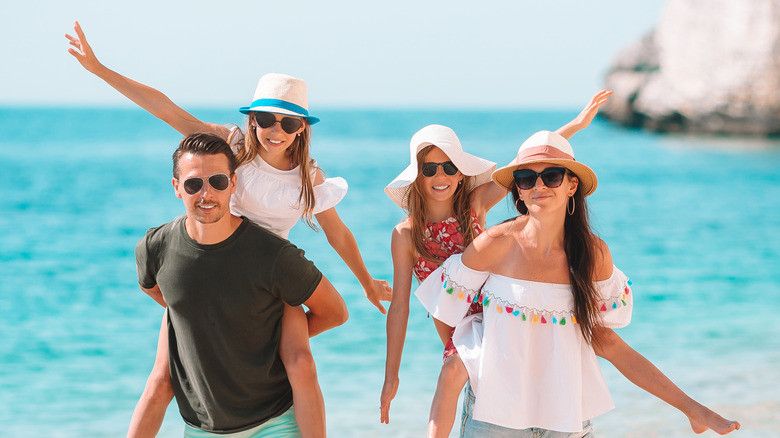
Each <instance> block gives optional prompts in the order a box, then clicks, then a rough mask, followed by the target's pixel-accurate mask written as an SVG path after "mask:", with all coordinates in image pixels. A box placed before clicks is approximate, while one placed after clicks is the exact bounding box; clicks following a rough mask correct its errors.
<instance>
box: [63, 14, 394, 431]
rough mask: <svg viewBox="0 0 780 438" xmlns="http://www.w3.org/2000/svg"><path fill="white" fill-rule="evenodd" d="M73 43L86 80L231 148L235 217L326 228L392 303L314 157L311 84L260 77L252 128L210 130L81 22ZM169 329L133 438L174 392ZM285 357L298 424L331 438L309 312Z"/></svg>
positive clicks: (289, 329) (299, 316) (285, 229)
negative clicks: (104, 50)
mask: <svg viewBox="0 0 780 438" xmlns="http://www.w3.org/2000/svg"><path fill="white" fill-rule="evenodd" d="M74 30H75V32H76V37H73V36H71V35H67V34H66V37H67V38H68V40H69V41H70V45H71V46H72V47H71V48H70V49H69V50H68V52H69V53H70V54H71V55H73V56H74V57H75V58H76V60H78V62H79V63H80V64H81V65H82V66H83V67H84V68H85V69H86V70H87V71H89V72H90V73H93V74H95V75H96V76H98V77H99V78H101V79H103V80H104V81H106V82H107V83H108V84H109V85H111V86H112V87H113V88H115V89H116V90H117V91H119V92H120V93H122V94H123V95H125V96H126V97H127V98H129V99H130V100H132V101H133V102H135V103H136V104H138V105H139V106H141V107H142V108H144V109H145V110H147V111H149V112H150V113H151V114H152V115H154V116H155V117H157V118H159V119H161V120H162V121H164V122H166V123H167V124H168V125H170V126H171V127H172V128H174V129H176V130H177V131H178V132H180V133H181V134H183V135H185V136H186V135H190V134H193V133H195V132H211V133H214V134H217V135H219V136H220V137H222V138H224V139H225V140H227V141H228V143H230V145H231V146H232V147H233V148H234V152H235V153H236V159H237V161H238V164H239V167H238V169H237V170H236V174H237V175H238V180H237V187H236V193H235V195H234V196H233V198H232V199H231V205H230V208H231V211H232V212H233V213H234V214H236V215H240V216H245V217H247V218H249V219H250V220H252V221H255V222H257V223H259V224H260V225H262V226H264V227H265V228H267V229H269V230H270V231H272V232H274V233H276V234H278V235H279V236H281V237H284V238H286V237H287V235H288V233H289V231H290V229H291V228H292V227H293V226H294V225H295V224H296V223H297V222H298V220H300V219H303V220H304V221H305V222H307V223H308V224H309V225H310V226H311V227H312V228H315V229H316V227H315V225H314V222H313V219H312V217H314V218H316V220H317V222H318V223H319V225H320V226H321V227H322V229H323V231H324V232H325V235H326V236H327V238H328V242H329V243H330V244H331V246H332V247H333V249H335V250H336V252H337V253H338V254H339V256H340V257H341V258H342V259H343V260H344V262H345V263H346V264H347V266H348V267H349V268H350V270H351V271H352V272H353V274H355V276H356V277H357V279H358V281H359V282H360V284H361V286H362V287H363V290H364V291H365V294H366V297H367V298H368V299H369V301H371V303H372V304H374V306H376V307H377V308H378V309H379V310H380V311H381V312H382V313H385V310H384V307H383V306H382V304H381V303H380V300H383V301H389V299H390V295H391V289H390V287H389V285H388V283H387V282H386V281H380V280H375V279H373V278H372V277H371V275H370V274H369V273H368V270H367V269H366V266H365V264H364V263H363V259H362V257H361V255H360V251H359V249H358V246H357V243H356V242H355V238H354V236H353V235H352V233H351V232H350V231H349V229H348V228H347V227H346V225H344V223H343V222H342V221H341V219H340V218H339V216H338V214H337V213H336V209H335V205H336V204H337V203H338V202H339V201H340V200H341V199H342V198H343V197H344V195H345V194H346V191H347V186H346V182H345V181H344V180H343V179H341V178H327V179H326V178H325V176H324V172H323V171H322V170H321V169H319V168H318V167H317V164H316V162H315V161H314V160H312V159H311V157H310V156H309V141H310V138H311V127H310V126H311V125H312V124H314V123H317V122H318V121H319V119H318V118H316V117H314V116H311V115H310V114H309V112H308V97H307V91H306V83H305V82H304V81H302V80H300V79H297V78H293V77H290V76H287V75H280V74H273V73H272V74H267V75H264V76H263V77H262V78H261V79H260V81H259V83H258V86H257V89H256V91H255V94H254V97H253V99H252V102H251V103H250V104H249V105H248V106H246V107H242V108H241V109H240V112H241V113H243V114H247V115H248V116H249V118H248V121H247V125H246V129H245V130H244V131H243V132H242V131H241V130H240V129H239V128H238V127H235V126H233V127H228V126H223V125H218V124H213V123H207V122H203V121H200V120H198V119H197V118H195V117H193V116H192V115H190V114H189V113H187V112H186V111H184V110H183V109H182V108H180V107H178V106H177V105H176V104H174V103H173V102H172V101H171V100H170V99H168V98H167V97H166V96H165V95H164V94H162V93H161V92H159V91H157V90H155V89H153V88H150V87H148V86H146V85H143V84H140V83H138V82H135V81H133V80H131V79H129V78H126V77H124V76H122V75H120V74H119V73H116V72H114V71H112V70H110V69H108V68H107V67H105V66H104V65H102V64H101V63H100V62H99V61H98V59H97V57H96V56H95V54H94V53H93V51H92V49H91V47H90V46H89V44H88V43H87V40H86V37H85V36H84V32H83V31H82V29H81V27H80V26H79V24H78V22H76V23H75V25H74ZM166 331H167V327H166V324H165V317H163V325H162V327H161V331H160V338H159V344H158V352H157V358H156V359H155V366H154V369H153V370H152V374H151V375H150V376H149V380H148V381H147V385H146V388H145V389H144V394H143V395H142V396H141V400H140V401H139V404H138V405H137V407H136V410H135V412H134V413H133V419H132V420H131V425H130V431H129V432H128V436H154V435H155V434H156V432H157V431H158V430H159V428H160V425H161V424H162V420H163V416H164V414H165V408H166V406H167V405H168V404H169V403H170V401H171V399H172V397H173V393H172V388H171V384H170V375H169V372H168V357H167V345H166V343H167V334H166ZM280 355H281V357H282V360H283V361H284V364H285V368H286V369H287V372H288V375H289V377H290V383H291V385H292V387H293V399H294V406H295V411H296V419H297V421H298V424H299V426H300V428H301V432H302V434H303V436H304V437H309V436H312V437H315V436H316V437H319V436H325V405H324V401H323V400H322V392H321V390H320V388H319V384H318V383H317V378H316V371H314V361H313V358H312V357H311V351H310V349H309V343H308V329H307V325H306V318H305V315H304V314H303V309H302V308H300V307H298V308H292V307H286V308H285V314H284V318H283V320H282V345H281V349H280Z"/></svg>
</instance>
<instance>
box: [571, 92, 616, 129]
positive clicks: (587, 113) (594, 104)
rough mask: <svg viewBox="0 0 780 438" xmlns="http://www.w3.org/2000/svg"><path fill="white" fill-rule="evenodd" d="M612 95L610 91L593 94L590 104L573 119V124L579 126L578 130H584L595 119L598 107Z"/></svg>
mask: <svg viewBox="0 0 780 438" xmlns="http://www.w3.org/2000/svg"><path fill="white" fill-rule="evenodd" d="M611 95H612V90H601V91H599V92H598V93H596V94H594V95H593V97H592V98H591V99H590V102H588V104H587V105H586V106H585V108H583V110H582V111H581V112H580V114H579V115H578V116H577V117H575V118H574V122H575V123H577V125H579V129H580V130H582V129H585V128H587V127H588V125H590V122H592V121H593V118H594V117H596V114H597V113H598V112H599V107H600V106H601V105H603V104H605V103H606V102H607V98H608V97H609V96H611Z"/></svg>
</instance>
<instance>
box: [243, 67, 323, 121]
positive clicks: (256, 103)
mask: <svg viewBox="0 0 780 438" xmlns="http://www.w3.org/2000/svg"><path fill="white" fill-rule="evenodd" d="M238 110H239V111H240V112H241V113H243V114H249V113H250V112H252V111H260V112H266V113H276V114H285V115H288V116H295V117H303V118H304V119H306V120H307V121H308V122H309V124H310V125H313V124H315V123H317V122H319V121H320V119H318V118H317V117H314V116H311V115H309V98H308V96H307V94H306V82H305V81H304V80H303V79H298V78H294V77H292V76H288V75H283V74H279V73H268V74H265V75H263V77H261V78H260V81H259V82H258V83H257V88H256V89H255V95H254V97H253V98H252V103H250V104H249V106H243V107H241V108H239V109H238Z"/></svg>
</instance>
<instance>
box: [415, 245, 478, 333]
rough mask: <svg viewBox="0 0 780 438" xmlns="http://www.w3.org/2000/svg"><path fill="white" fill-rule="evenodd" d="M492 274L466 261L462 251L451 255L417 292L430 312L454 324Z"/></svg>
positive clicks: (450, 324)
mask: <svg viewBox="0 0 780 438" xmlns="http://www.w3.org/2000/svg"><path fill="white" fill-rule="evenodd" d="M488 275H490V273H489V272H486V271H475V270H473V269H471V268H469V267H468V266H466V265H464V264H463V262H462V261H461V254H456V255H453V256H451V257H450V258H448V259H447V260H445V261H444V263H442V264H441V266H439V267H438V268H437V269H436V270H435V271H433V272H432V273H431V274H430V275H429V276H428V278H426V279H425V281H423V282H422V284H420V287H418V288H417V290H416V291H415V292H414V294H415V295H416V296H417V298H418V299H419V300H420V302H421V303H422V305H423V307H425V309H426V310H428V312H430V314H431V316H433V317H434V318H436V319H438V320H439V321H441V322H443V323H445V324H447V325H449V326H453V327H454V326H455V325H457V323H458V322H460V320H462V319H463V317H464V316H466V313H467V312H468V310H469V307H470V306H471V303H472V302H473V301H474V300H475V299H477V297H478V295H479V292H480V289H481V288H482V285H483V284H485V281H486V280H487V278H488Z"/></svg>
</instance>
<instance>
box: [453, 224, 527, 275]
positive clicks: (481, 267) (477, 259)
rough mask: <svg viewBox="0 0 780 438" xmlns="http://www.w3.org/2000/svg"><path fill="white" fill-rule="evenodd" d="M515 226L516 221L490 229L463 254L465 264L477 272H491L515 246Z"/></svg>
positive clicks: (478, 237)
mask: <svg viewBox="0 0 780 438" xmlns="http://www.w3.org/2000/svg"><path fill="white" fill-rule="evenodd" d="M514 226H515V221H508V222H504V223H501V224H498V225H495V226H492V227H490V228H488V229H487V230H486V231H485V232H484V233H482V234H480V235H479V236H477V238H476V239H474V241H473V242H472V243H471V245H469V247H468V248H466V251H464V252H463V263H464V264H465V265H466V266H468V267H470V268H471V269H474V270H477V271H489V270H491V268H492V267H493V266H494V265H495V264H496V262H498V261H500V260H502V259H503V258H504V257H505V255H506V254H507V252H508V251H509V250H510V249H511V247H512V245H513V244H514V237H513V232H512V229H513V227H514Z"/></svg>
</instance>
